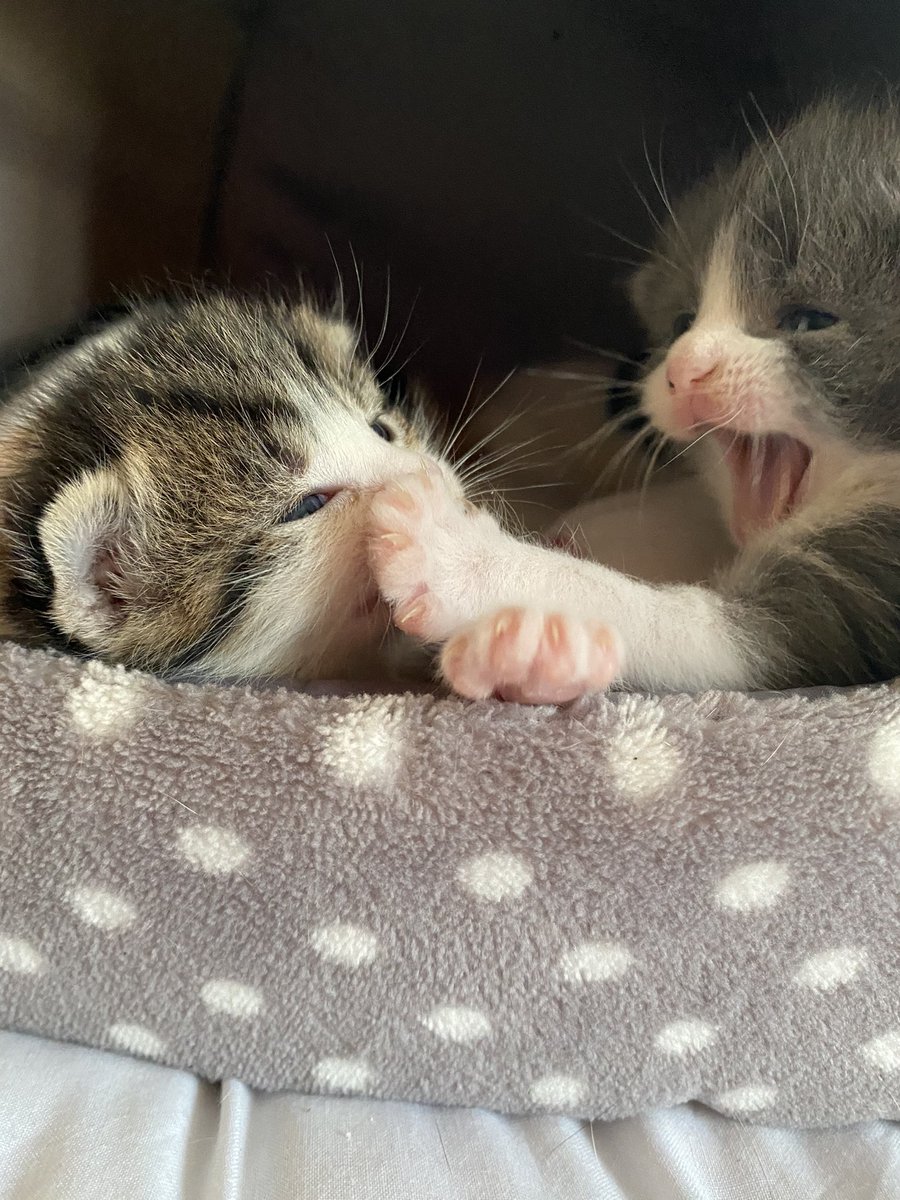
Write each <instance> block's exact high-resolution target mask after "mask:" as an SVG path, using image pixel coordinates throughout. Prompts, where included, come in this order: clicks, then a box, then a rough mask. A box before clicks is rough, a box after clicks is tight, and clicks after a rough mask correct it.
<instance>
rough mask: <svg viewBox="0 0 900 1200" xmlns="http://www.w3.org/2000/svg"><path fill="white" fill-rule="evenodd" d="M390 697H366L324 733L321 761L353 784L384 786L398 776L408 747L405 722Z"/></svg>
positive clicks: (340, 778)
mask: <svg viewBox="0 0 900 1200" xmlns="http://www.w3.org/2000/svg"><path fill="white" fill-rule="evenodd" d="M393 707H394V706H393V702H392V701H391V700H390V698H388V697H385V698H383V699H380V698H374V697H367V699H366V701H365V703H364V704H361V705H360V706H359V707H353V708H350V709H349V710H348V711H346V712H344V713H343V714H342V715H341V716H340V717H338V718H337V720H336V721H335V722H334V724H332V725H331V727H330V728H329V729H327V730H326V731H325V733H324V735H323V737H324V742H323V745H322V749H321V752H320V758H321V761H322V763H323V764H324V765H325V766H326V767H327V768H328V769H329V771H331V772H332V774H334V775H335V776H336V777H337V778H338V779H339V780H340V781H341V782H342V783H346V784H350V786H351V787H376V788H384V787H387V786H389V785H390V784H392V783H393V782H394V780H395V778H396V776H397V771H398V770H399V768H400V766H401V764H402V762H403V758H404V751H405V741H404V736H403V724H402V721H401V719H400V717H399V716H398V714H397V713H396V712H394V711H393Z"/></svg>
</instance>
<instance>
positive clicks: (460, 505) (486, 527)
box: [369, 468, 502, 642]
mask: <svg viewBox="0 0 900 1200" xmlns="http://www.w3.org/2000/svg"><path fill="white" fill-rule="evenodd" d="M371 521H372V528H371V537H370V542H369V560H370V563H371V566H372V571H373V573H374V575H375V580H376V582H377V584H378V587H379V588H380V590H381V594H382V595H383V596H384V598H385V599H386V600H387V601H388V602H389V603H390V604H391V605H392V606H393V610H394V624H395V625H396V626H397V627H398V628H399V629H402V630H403V632H404V633H409V634H412V636H413V637H418V638H421V639H423V640H424V641H429V642H442V641H444V640H445V639H446V638H447V637H449V635H450V634H451V633H452V632H453V631H454V630H455V629H458V628H459V626H460V624H462V623H463V622H464V621H466V620H467V619H468V617H469V615H470V614H469V612H468V607H467V604H468V603H469V602H470V601H471V593H472V580H471V576H472V569H473V563H475V562H477V560H478V556H479V552H480V551H481V550H482V549H483V543H484V542H485V539H487V540H488V541H489V540H490V539H491V537H500V536H502V535H501V534H500V530H499V528H498V527H497V525H496V522H495V521H494V519H493V518H492V517H491V516H490V515H489V514H487V513H484V512H482V511H481V510H479V509H476V508H475V507H474V506H473V505H471V504H468V503H467V502H466V501H465V500H463V499H461V498H460V497H458V496H455V495H454V494H453V493H452V492H451V490H450V488H449V486H448V484H447V481H446V480H445V479H444V477H443V475H442V474H441V472H440V471H439V470H438V469H436V468H432V469H430V470H426V471H421V472H419V473H417V474H415V475H404V476H402V477H401V478H400V479H396V480H394V481H393V482H391V483H389V484H387V485H386V486H385V487H384V488H382V490H381V491H380V492H378V493H377V495H376V496H375V497H374V499H373V501H372V510H371Z"/></svg>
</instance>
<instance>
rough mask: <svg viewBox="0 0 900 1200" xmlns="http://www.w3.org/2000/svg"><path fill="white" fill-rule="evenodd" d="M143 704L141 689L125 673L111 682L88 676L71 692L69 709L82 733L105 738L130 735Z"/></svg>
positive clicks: (72, 720) (72, 718)
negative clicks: (122, 734) (119, 734)
mask: <svg viewBox="0 0 900 1200" xmlns="http://www.w3.org/2000/svg"><path fill="white" fill-rule="evenodd" d="M90 669H91V668H88V670H90ZM93 669H94V670H97V669H98V668H93ZM141 701H142V697H141V694H140V685H139V684H137V683H136V681H135V680H133V679H132V678H131V677H130V676H128V675H126V674H125V673H124V672H123V673H122V674H121V676H119V675H118V674H116V675H114V676H113V678H111V679H110V678H109V677H108V676H107V677H105V678H96V677H94V676H92V675H90V674H86V675H84V676H83V677H82V679H81V680H80V681H79V683H78V685H77V686H76V687H74V688H73V689H72V691H71V692H69V695H68V696H67V697H66V707H67V709H68V712H69V719H70V720H71V722H72V724H73V725H74V726H75V728H76V729H77V730H78V731H79V732H80V733H82V734H85V735H86V736H88V737H95V738H105V737H109V736H111V735H113V734H117V733H127V731H128V730H129V729H130V728H131V726H132V725H133V724H134V722H135V719H136V718H137V714H138V711H139V709H140V707H141Z"/></svg>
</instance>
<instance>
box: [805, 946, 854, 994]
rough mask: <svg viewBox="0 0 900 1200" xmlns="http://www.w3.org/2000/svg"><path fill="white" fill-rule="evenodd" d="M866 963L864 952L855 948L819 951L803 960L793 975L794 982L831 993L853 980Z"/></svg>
mask: <svg viewBox="0 0 900 1200" xmlns="http://www.w3.org/2000/svg"><path fill="white" fill-rule="evenodd" d="M868 961H869V956H868V954H866V952H865V950H862V949H859V948H857V947H855V946H839V947H837V948H836V949H834V950H821V951H820V952H819V953H818V954H811V955H810V956H809V958H807V959H805V960H804V962H803V963H802V964H801V965H800V968H799V970H798V971H797V973H796V974H795V975H794V982H795V983H799V984H801V985H802V986H803V987H809V988H813V989H814V990H815V991H817V992H832V991H834V989H835V988H836V987H840V986H841V984H843V983H849V982H850V981H851V980H852V979H855V978H856V976H857V975H858V974H859V972H860V971H861V970H863V968H864V967H865V966H866V965H867V964H868Z"/></svg>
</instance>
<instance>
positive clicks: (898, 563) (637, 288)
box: [373, 99, 900, 702]
mask: <svg viewBox="0 0 900 1200" xmlns="http://www.w3.org/2000/svg"><path fill="white" fill-rule="evenodd" d="M633 296H634V300H635V303H636V305H637V308H638V311H639V313H640V315H641V316H642V318H643V320H644V322H645V324H646V326H647V329H648V332H649V335H650V339H651V342H652V345H653V346H654V350H653V353H652V355H651V358H650V362H649V364H648V368H647V371H646V374H645V376H644V378H643V380H642V383H641V388H640V390H641V407H642V409H643V412H644V413H645V414H646V416H647V417H648V418H649V420H650V422H651V423H652V424H653V426H655V428H656V429H657V430H658V431H659V433H661V434H662V435H664V436H665V437H667V438H670V439H672V441H673V442H674V443H679V444H680V445H681V448H682V451H683V448H684V447H687V446H691V447H693V448H692V449H691V450H690V456H691V457H692V459H693V463H694V467H695V470H696V471H697V472H698V473H699V475H700V476H701V477H702V479H703V480H704V481H705V482H706V483H707V484H708V486H709V488H710V491H711V493H712V496H713V497H714V500H715V502H716V503H717V504H718V505H719V506H720V509H721V513H722V516H723V518H724V520H725V521H726V522H727V524H728V526H729V527H730V531H731V537H732V541H733V547H734V554H733V558H732V561H731V562H730V564H728V565H727V566H725V567H724V568H723V569H722V570H720V571H719V572H718V573H717V574H716V575H715V576H714V578H713V581H712V583H711V584H710V585H709V586H698V585H693V586H668V587H665V586H664V587H658V586H652V585H650V584H648V583H642V582H639V581H637V580H635V579H633V578H629V577H627V576H626V575H624V574H621V573H618V572H616V571H613V570H610V569H608V568H607V567H604V566H600V565H598V564H595V563H588V562H583V561H578V560H576V559H573V558H569V557H566V556H565V555H564V554H561V553H554V552H553V551H550V550H546V549H542V548H540V547H537V546H532V545H523V544H520V543H517V542H515V541H514V540H513V539H512V538H510V537H509V536H507V535H506V534H504V533H503V532H502V531H501V530H500V529H499V528H498V527H497V526H496V525H495V524H494V523H493V522H491V521H490V519H489V518H486V517H484V516H479V517H477V518H472V517H471V516H469V517H466V515H465V514H464V513H463V512H462V510H461V509H460V508H459V506H458V504H457V503H456V502H455V501H454V500H453V499H452V497H450V496H448V495H446V494H445V493H444V491H443V489H442V488H441V487H440V485H439V483H438V481H435V480H430V481H424V480H422V479H414V480H410V481H406V482H405V483H402V484H400V485H394V487H393V488H391V489H388V491H387V492H386V493H385V494H384V495H382V496H381V497H380V498H379V499H378V500H377V501H376V509H375V521H376V525H377V527H378V529H380V530H381V531H382V532H383V533H386V534H388V535H389V536H388V538H387V539H386V540H384V541H383V542H378V541H377V540H376V542H375V543H374V544H373V561H374V563H375V568H376V574H377V576H378V578H379V581H380V583H381V586H382V589H383V591H384V593H385V595H386V596H387V597H388V598H389V599H391V600H392V601H393V602H394V604H395V605H396V606H397V613H398V619H399V621H400V622H401V624H402V625H403V627H404V628H406V629H407V630H409V631H411V632H414V633H416V634H418V635H419V636H420V637H423V638H427V639H430V640H433V641H440V642H443V643H446V645H445V648H444V653H443V669H444V672H445V674H446V676H447V678H448V680H449V681H450V683H451V684H452V685H453V686H454V687H455V688H456V689H457V691H459V692H461V693H463V694H464V695H467V696H472V697H481V696H487V695H491V694H497V693H500V694H503V695H505V696H507V697H509V698H513V699H519V700H527V701H535V702H537V701H561V700H566V699H571V698H573V697H574V696H577V695H579V694H581V693H582V692H585V691H590V690H594V689H597V688H602V687H605V686H607V685H609V684H610V683H613V682H618V683H621V684H624V685H627V686H631V687H636V688H646V689H659V690H666V689H684V690H690V691H695V690H702V689H706V688H733V689H756V688H784V687H794V686H801V685H815V684H861V683H865V682H869V681H874V680H882V679H886V678H888V677H891V676H895V675H897V674H900V113H898V110H897V109H896V108H895V107H894V106H892V105H891V104H889V103H883V104H880V105H869V106H857V107H854V106H853V105H851V104H843V103H841V102H840V101H838V100H834V99H832V100H828V101H826V102H823V103H821V104H819V105H817V106H816V107H814V108H812V109H811V110H809V111H807V112H806V113H805V114H803V115H802V116H801V117H800V118H799V119H798V120H796V121H795V122H794V123H793V124H791V125H790V126H788V128H787V129H785V130H784V132H783V133H781V134H780V136H778V137H775V136H769V137H768V138H766V139H762V140H760V141H759V142H758V144H756V145H755V147H754V148H752V149H751V150H750V152H748V153H747V154H746V155H745V156H744V157H743V159H741V160H740V161H738V162H737V163H736V164H723V165H722V166H721V167H720V168H719V169H718V170H717V171H716V172H715V173H714V174H713V175H712V176H711V177H710V178H709V179H707V180H706V181H704V182H703V183H701V184H700V186H698V187H697V188H696V189H695V191H694V192H693V193H692V194H690V195H689V196H688V197H687V198H686V199H685V200H684V201H683V202H682V203H680V204H679V205H677V206H676V208H675V211H674V214H673V215H672V219H671V220H670V221H669V223H668V224H667V225H666V226H665V227H664V229H663V231H662V233H661V236H660V238H659V241H658V245H657V248H656V252H655V253H654V255H653V256H652V258H651V259H650V261H649V262H648V263H647V264H646V265H645V266H644V267H643V268H642V269H641V271H640V272H639V273H638V275H637V277H636V278H635V280H634V282H633ZM403 488H405V489H406V494H407V496H413V497H414V499H415V508H416V511H415V515H414V516H411V515H410V514H409V511H408V508H409V504H408V502H407V511H404V510H403V509H402V508H401V507H399V505H400V503H401V501H402V499H403V492H402V489H403Z"/></svg>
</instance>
